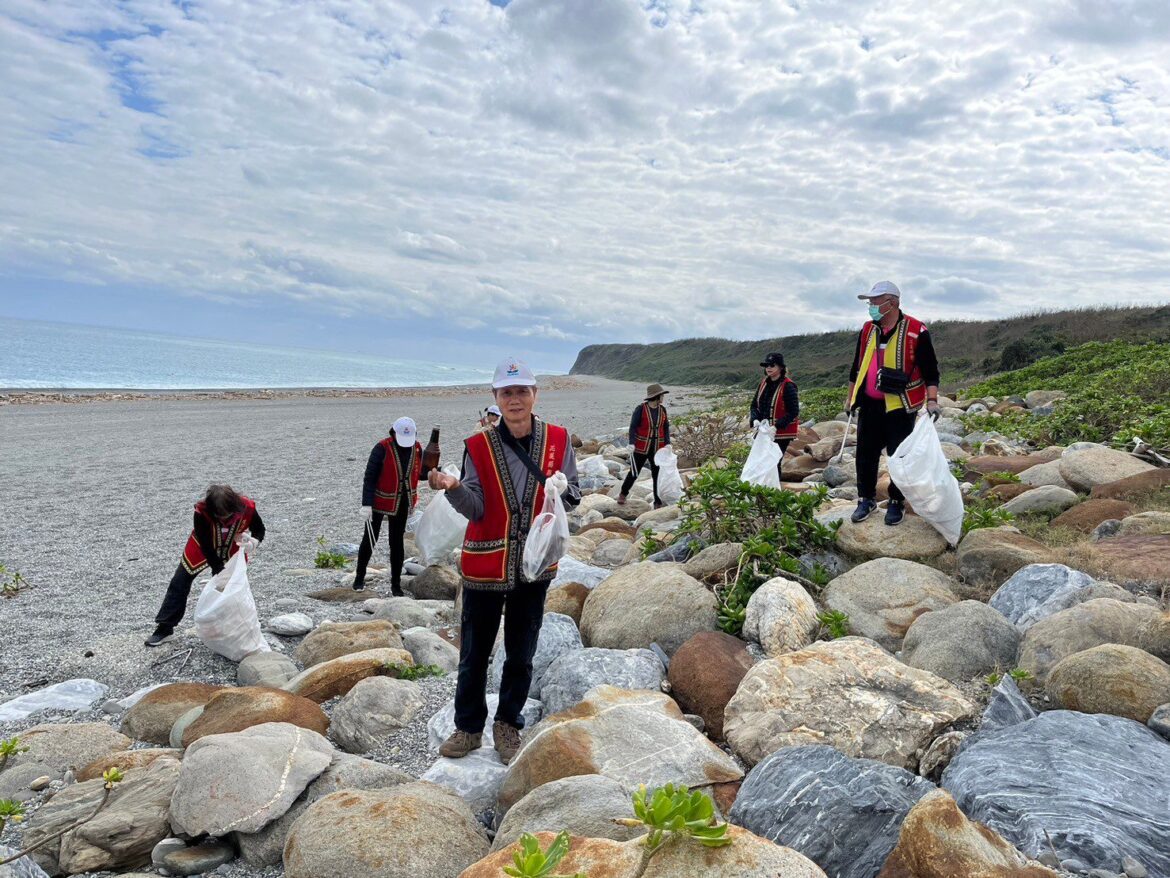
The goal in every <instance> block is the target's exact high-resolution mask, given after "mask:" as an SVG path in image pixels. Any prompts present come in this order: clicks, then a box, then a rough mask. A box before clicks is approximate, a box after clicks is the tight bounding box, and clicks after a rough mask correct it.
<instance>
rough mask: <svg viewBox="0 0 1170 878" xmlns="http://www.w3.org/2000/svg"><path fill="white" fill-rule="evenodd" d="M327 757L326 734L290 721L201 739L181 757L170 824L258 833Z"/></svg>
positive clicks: (192, 830) (210, 831)
mask: <svg viewBox="0 0 1170 878" xmlns="http://www.w3.org/2000/svg"><path fill="white" fill-rule="evenodd" d="M332 759H333V747H332V746H330V744H329V742H328V741H327V740H325V738H323V737H322V736H321V735H318V734H317V733H316V732H311V731H309V730H308V729H302V728H301V727H300V726H294V725H292V724H290V723H266V724H264V725H262V726H252V727H251V728H250V729H245V730H244V731H242V732H233V733H232V734H227V735H209V736H208V737H206V738H200V739H199V740H198V741H196V742H195V743H194V744H192V745H191V746H190V747H188V748H187V753H186V755H185V756H184V757H183V768H182V771H181V772H180V773H179V784H178V786H177V787H176V788H175V795H174V798H173V799H172V800H171V825H172V827H174V829H175V831H177V832H181V833H184V834H186V835H192V836H194V835H203V834H204V833H206V834H207V835H216V836H219V835H226V834H227V833H229V832H257V831H258V830H260V829H262V828H264V826H266V825H267V824H269V823H271V822H272V821H273V820H275V819H276V818H277V817H279V816H280V815H281V814H283V813H284V812H285V811H287V810H288V809H289V807H290V806H291V805H292V803H293V802H294V801H296V798H297V796H299V795H300V794H301V793H302V792H304V789H305V787H307V786H308V785H309V782H310V781H312V780H313V779H314V778H315V777H317V775H319V774H321V772H323V771H324V770H325V769H326V768H327V767H328V766H329V763H330V762H331V761H332Z"/></svg>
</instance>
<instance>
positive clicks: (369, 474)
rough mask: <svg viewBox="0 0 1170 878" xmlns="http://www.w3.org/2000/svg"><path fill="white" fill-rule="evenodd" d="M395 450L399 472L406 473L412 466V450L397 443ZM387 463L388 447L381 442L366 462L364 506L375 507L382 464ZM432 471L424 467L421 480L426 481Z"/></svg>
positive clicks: (363, 483) (363, 493)
mask: <svg viewBox="0 0 1170 878" xmlns="http://www.w3.org/2000/svg"><path fill="white" fill-rule="evenodd" d="M394 450H395V451H397V452H398V471H399V472H400V473H403V472H406V468H407V467H408V466H410V452H411V449H410V448H403V447H402V446H401V445H399V444H398V443H397V442H395V443H394ZM385 462H386V446H384V445H383V444H382V443H381V442H379V443H378V444H377V445H375V446H374V450H373V451H371V452H370V459H369V460H368V461H366V474H365V476H364V478H363V479H362V506H373V505H374V489H375V488H377V487H378V479H379V478H380V477H381V475H382V464H384V463H385ZM430 471H431V468H430V467H428V466H424V467H423V468H422V473H421V475H420V478H424V479H425V478H426V477H427V474H428V473H429V472H430Z"/></svg>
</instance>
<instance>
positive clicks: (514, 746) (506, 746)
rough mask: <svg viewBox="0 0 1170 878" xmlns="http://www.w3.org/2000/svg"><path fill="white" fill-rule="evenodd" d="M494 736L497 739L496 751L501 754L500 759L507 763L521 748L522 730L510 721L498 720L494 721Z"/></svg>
mask: <svg viewBox="0 0 1170 878" xmlns="http://www.w3.org/2000/svg"><path fill="white" fill-rule="evenodd" d="M492 737H493V738H494V739H495V744H496V752H497V753H499V754H500V761H501V762H502V763H504V764H505V765H507V764H508V763H509V762H511V761H512V757H514V756H515V755H516V751H517V750H519V749H520V730H519V729H518V728H516V727H515V726H514V725H511V724H510V723H502V722H499V721H498V720H497V721H496V722H494V723H492Z"/></svg>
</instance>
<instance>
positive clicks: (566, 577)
mask: <svg viewBox="0 0 1170 878" xmlns="http://www.w3.org/2000/svg"><path fill="white" fill-rule="evenodd" d="M612 573H613V571H612V570H607V569H605V568H604V567H594V566H593V565H592V564H586V563H585V562H584V561H578V560H577V559H576V558H574V557H573V556H572V555H565V557H563V558H561V560H560V561H558V562H557V575H556V576H555V577H553V581H552V585H553V587H555V586H558V585H564V584H565V583H566V582H579V583H581V585H583V586H585V587H586V588H596V587H597V586H598V585H600V584H601V583H603V582H604V581H605V580H606V579H608V578H609V576H610V574H612Z"/></svg>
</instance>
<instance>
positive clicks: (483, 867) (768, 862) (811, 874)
mask: <svg viewBox="0 0 1170 878" xmlns="http://www.w3.org/2000/svg"><path fill="white" fill-rule="evenodd" d="M727 833H728V836H729V837H730V838H731V840H732V841H731V844H729V845H725V846H722V847H716V848H710V847H704V846H703V845H701V844H694V843H691V844H667V845H665V846H663V847H661V848H659V850H658V853H656V854H655V855H654V857H653V859H651V860H650V861H649V862H648V863H647V864H646V866H645V870H644V871H641V870H640V868H639V867H640V864H641V862H642V853H643V850H644V845H643V842H642V840H641V839H631V840H630V841H625V842H621V841H613V840H611V839H608V838H577V837H574V838H572V839H571V840H570V842H569V850H568V853H566V854H565V858H564V859H563V860H561V862H560V864H559V865H558V866H557V873H558V874H562V873H564V874H570V875H571V874H584V875H589V876H592V878H607V876H614V878H616V876H622V878H625V876H630V875H638V876H640V878H691V876H696V875H719V876H723V878H825V873H824V872H822V871H821V870H820V869H818V868H817V867H816V865H815V864H813V863H812V862H810V861H809V860H808V859H806V858H805V857H803V856H801V855H800V854H798V853H797V852H796V851H793V850H789V849H788V848H784V847H780V846H779V845H777V844H773V843H772V842H770V841H768V840H767V839H766V838H760V837H758V836H755V835H753V834H752V833H750V832H747V831H745V830H743V829H740V828H739V827H738V826H732V827H729V828H728V830H727ZM555 837H556V836H555V835H554V834H553V833H551V832H540V833H537V834H536V839H537V841H538V842H539V844H540V846H541V849H547V848H548V846H549V845H550V844H551V843H552V841H553V839H554V838H555ZM518 849H519V844H518V843H513V844H511V845H508V846H507V847H504V848H501V849H500V850H498V851H496V852H495V853H493V854H492V855H491V856H489V857H487V858H486V859H483V860H481V861H480V862H478V863H476V864H475V865H473V866H472V867H471V868H469V869H468V870H467V871H466V872H464V873H463V874H462V875H461V876H460V878H498V876H499V875H501V874H503V869H504V867H505V866H510V865H511V864H512V859H513V857H514V856H515V854H516V851H517V850H518Z"/></svg>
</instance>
